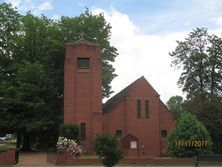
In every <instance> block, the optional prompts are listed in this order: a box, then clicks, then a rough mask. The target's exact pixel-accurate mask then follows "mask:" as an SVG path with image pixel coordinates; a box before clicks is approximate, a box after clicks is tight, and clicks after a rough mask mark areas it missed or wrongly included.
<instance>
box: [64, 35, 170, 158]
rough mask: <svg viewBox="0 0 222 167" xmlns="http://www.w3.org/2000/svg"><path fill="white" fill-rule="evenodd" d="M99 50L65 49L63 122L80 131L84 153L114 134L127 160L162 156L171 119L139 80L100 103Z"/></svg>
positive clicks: (81, 45)
mask: <svg viewBox="0 0 222 167" xmlns="http://www.w3.org/2000/svg"><path fill="white" fill-rule="evenodd" d="M101 69H102V65H101V55H100V46H99V45H98V44H95V43H91V42H89V41H86V40H84V39H80V40H79V41H77V42H74V43H68V44H66V55H65V66H64V123H65V124H77V125H79V127H80V141H81V143H82V144H83V145H84V147H85V148H86V150H87V152H88V153H89V154H93V148H92V142H93V140H94V139H95V136H96V134H97V133H98V134H102V133H104V132H109V133H113V134H116V135H117V136H118V138H119V141H120V143H121V145H122V147H123V148H124V149H125V151H126V152H127V156H131V157H136V156H159V155H161V154H163V153H165V152H166V151H167V137H168V135H169V134H170V132H171V130H172V127H173V125H174V117H173V115H172V113H171V112H170V111H169V110H168V109H167V107H166V106H165V105H164V103H163V102H162V101H161V100H160V98H159V94H158V93H157V92H156V91H155V89H154V88H153V87H152V86H151V85H150V84H149V82H148V81H147V80H146V79H145V78H144V77H140V78H139V79H137V80H136V81H134V82H133V83H132V84H130V85H129V86H127V87H126V88H125V89H123V90H122V91H120V92H119V93H118V94H116V95H115V96H114V97H112V98H111V99H109V100H108V101H107V102H106V103H105V104H102V81H101V79H102V77H101Z"/></svg>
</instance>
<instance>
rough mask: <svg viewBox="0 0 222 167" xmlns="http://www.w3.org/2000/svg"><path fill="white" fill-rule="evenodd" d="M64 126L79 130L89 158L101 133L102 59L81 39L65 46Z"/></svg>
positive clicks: (95, 46)
mask: <svg viewBox="0 0 222 167" xmlns="http://www.w3.org/2000/svg"><path fill="white" fill-rule="evenodd" d="M64 123H65V124H77V125H79V127H80V142H81V143H82V144H83V145H84V147H85V149H86V151H87V152H88V153H89V154H92V153H93V149H92V141H93V140H94V138H95V136H96V134H97V133H99V134H101V133H102V83H101V56H100V47H99V45H98V44H95V43H91V42H89V41H86V40H85V39H80V40H79V41H77V42H74V43H67V44H66V55H65V65H64Z"/></svg>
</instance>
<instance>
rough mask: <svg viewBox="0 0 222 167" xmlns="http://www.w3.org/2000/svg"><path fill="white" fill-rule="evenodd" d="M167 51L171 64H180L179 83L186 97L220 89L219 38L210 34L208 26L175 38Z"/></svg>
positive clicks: (216, 93)
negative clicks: (171, 58) (182, 37)
mask: <svg viewBox="0 0 222 167" xmlns="http://www.w3.org/2000/svg"><path fill="white" fill-rule="evenodd" d="M177 44H178V45H177V47H176V49H175V50H174V51H173V52H171V53H170V55H171V56H172V57H173V62H172V65H173V66H175V67H178V68H182V70H183V72H182V74H181V76H180V79H179V81H178V84H179V85H180V86H181V87H182V88H183V89H182V90H183V91H184V92H186V93H187V97H188V98H192V96H194V95H195V94H199V93H208V94H211V95H214V96H220V95H221V93H222V84H221V80H222V38H221V37H218V36H216V35H209V34H208V32H207V29H205V28H201V29H200V28H197V29H195V30H194V31H193V32H191V33H190V34H189V35H188V37H187V38H186V39H185V40H184V41H177Z"/></svg>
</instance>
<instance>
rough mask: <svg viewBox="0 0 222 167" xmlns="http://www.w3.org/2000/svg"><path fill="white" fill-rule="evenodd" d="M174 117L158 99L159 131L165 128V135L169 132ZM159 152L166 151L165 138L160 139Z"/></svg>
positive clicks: (171, 128) (173, 122)
mask: <svg viewBox="0 0 222 167" xmlns="http://www.w3.org/2000/svg"><path fill="white" fill-rule="evenodd" d="M174 124H175V119H174V116H173V114H172V113H171V112H170V111H169V110H168V109H167V107H166V106H165V105H164V104H163V103H162V102H161V101H160V131H161V130H167V137H169V135H170V134H171V132H172V130H173V126H174ZM161 152H162V153H166V152H167V138H166V139H164V138H162V139H161Z"/></svg>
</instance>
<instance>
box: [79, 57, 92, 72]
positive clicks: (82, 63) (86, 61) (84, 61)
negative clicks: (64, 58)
mask: <svg viewBox="0 0 222 167" xmlns="http://www.w3.org/2000/svg"><path fill="white" fill-rule="evenodd" d="M77 68H78V69H89V68H90V58H77Z"/></svg>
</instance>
